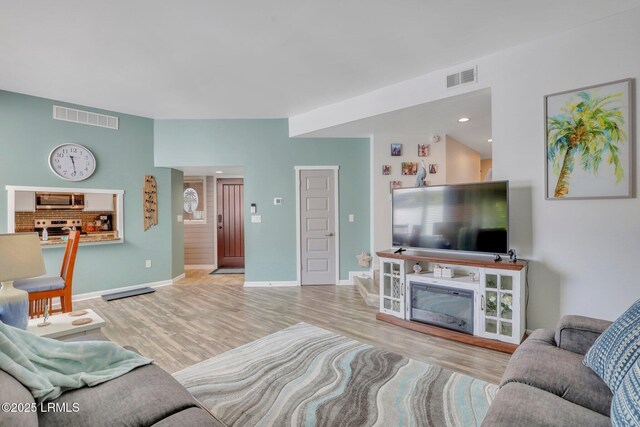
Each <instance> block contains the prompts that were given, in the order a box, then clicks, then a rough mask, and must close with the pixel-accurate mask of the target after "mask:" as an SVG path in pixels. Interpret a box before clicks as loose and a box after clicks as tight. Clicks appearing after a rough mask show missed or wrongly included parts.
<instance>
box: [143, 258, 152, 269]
mask: <svg viewBox="0 0 640 427" xmlns="http://www.w3.org/2000/svg"><path fill="white" fill-rule="evenodd" d="M144 266H145V267H146V268H151V260H150V259H148V260H146V261H145V262H144Z"/></svg>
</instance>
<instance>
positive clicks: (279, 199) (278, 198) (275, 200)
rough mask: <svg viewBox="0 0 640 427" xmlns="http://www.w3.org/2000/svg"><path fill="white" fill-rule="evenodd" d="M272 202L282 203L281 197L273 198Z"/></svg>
mask: <svg viewBox="0 0 640 427" xmlns="http://www.w3.org/2000/svg"><path fill="white" fill-rule="evenodd" d="M273 204H274V205H281V204H282V197H275V198H274V199H273Z"/></svg>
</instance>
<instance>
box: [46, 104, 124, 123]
mask: <svg viewBox="0 0 640 427" xmlns="http://www.w3.org/2000/svg"><path fill="white" fill-rule="evenodd" d="M53 118H54V119H56V120H63V121H65V122H73V123H81V124H83V125H90V126H98V127H102V128H109V129H118V118H117V117H114V116H107V115H105V114H98V113H92V112H91V111H82V110H74V109H73V108H67V107H61V106H59V105H54V106H53Z"/></svg>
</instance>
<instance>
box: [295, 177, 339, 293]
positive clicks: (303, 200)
mask: <svg viewBox="0 0 640 427" xmlns="http://www.w3.org/2000/svg"><path fill="white" fill-rule="evenodd" d="M334 180H335V178H334V171H333V170H301V171H300V199H299V203H300V261H301V274H300V283H301V284H302V285H335V284H336V238H337V237H336V224H335V209H336V206H335V182H334Z"/></svg>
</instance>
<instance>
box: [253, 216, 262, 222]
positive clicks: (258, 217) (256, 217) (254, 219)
mask: <svg viewBox="0 0 640 427" xmlns="http://www.w3.org/2000/svg"><path fill="white" fill-rule="evenodd" d="M251 222H252V223H253V224H260V223H261V222H262V215H251Z"/></svg>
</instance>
